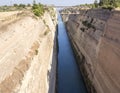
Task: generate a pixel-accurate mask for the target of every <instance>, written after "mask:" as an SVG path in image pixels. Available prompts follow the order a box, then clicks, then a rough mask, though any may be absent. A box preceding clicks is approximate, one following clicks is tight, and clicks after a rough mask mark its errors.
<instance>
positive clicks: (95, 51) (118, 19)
mask: <svg viewBox="0 0 120 93" xmlns="http://www.w3.org/2000/svg"><path fill="white" fill-rule="evenodd" d="M119 24H120V12H119V11H109V10H103V9H95V10H81V11H80V14H79V15H76V14H74V15H69V19H68V21H67V23H66V27H67V30H68V35H69V37H70V40H71V43H72V45H73V48H74V51H75V54H76V58H77V61H78V64H79V66H80V69H81V71H82V74H83V77H84V79H85V82H86V86H87V88H88V91H89V93H119V92H120V78H119V77H120V67H119V66H120V31H119V30H120V26H119Z"/></svg>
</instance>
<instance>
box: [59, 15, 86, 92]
mask: <svg viewBox="0 0 120 93" xmlns="http://www.w3.org/2000/svg"><path fill="white" fill-rule="evenodd" d="M58 44H59V45H58V46H59V53H58V93H87V90H86V87H85V84H84V82H83V79H82V76H81V73H80V71H79V68H78V67H77V64H76V61H75V58H74V54H73V51H72V48H71V45H70V42H69V39H68V36H67V33H66V29H65V25H64V23H63V22H62V19H61V16H60V15H58Z"/></svg>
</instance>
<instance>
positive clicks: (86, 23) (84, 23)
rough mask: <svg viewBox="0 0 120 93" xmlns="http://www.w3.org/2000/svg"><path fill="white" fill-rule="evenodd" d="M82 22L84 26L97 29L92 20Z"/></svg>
mask: <svg viewBox="0 0 120 93" xmlns="http://www.w3.org/2000/svg"><path fill="white" fill-rule="evenodd" d="M82 24H83V25H84V26H87V27H88V28H93V29H95V26H94V25H92V24H91V23H90V22H88V21H82Z"/></svg>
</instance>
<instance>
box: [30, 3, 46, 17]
mask: <svg viewBox="0 0 120 93" xmlns="http://www.w3.org/2000/svg"><path fill="white" fill-rule="evenodd" d="M32 11H33V13H34V14H35V15H36V16H42V15H43V14H44V6H43V5H42V4H40V3H39V4H36V2H35V1H34V2H33V6H32Z"/></svg>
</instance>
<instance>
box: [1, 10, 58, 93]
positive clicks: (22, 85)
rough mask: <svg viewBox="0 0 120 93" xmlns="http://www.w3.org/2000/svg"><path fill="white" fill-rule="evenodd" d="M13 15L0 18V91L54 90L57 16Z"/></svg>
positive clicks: (45, 92)
mask: <svg viewBox="0 0 120 93" xmlns="http://www.w3.org/2000/svg"><path fill="white" fill-rule="evenodd" d="M52 12H53V13H54V14H56V11H55V10H54V11H52ZM10 16H12V15H10ZM16 17H17V18H15V19H14V20H12V21H9V22H7V20H6V21H1V20H0V21H1V23H2V24H3V25H2V26H1V27H0V42H1V45H0V51H1V52H0V93H54V92H55V80H56V61H57V59H56V57H57V51H56V25H57V16H56V15H55V16H54V17H53V16H52V15H50V13H48V12H45V14H44V15H43V16H42V18H38V17H35V16H34V15H33V14H32V13H30V12H27V13H22V14H19V15H18V14H17V15H16ZM18 17H19V18H18ZM1 18H2V17H1ZM9 18H11V17H9ZM10 20H11V19H10Z"/></svg>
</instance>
